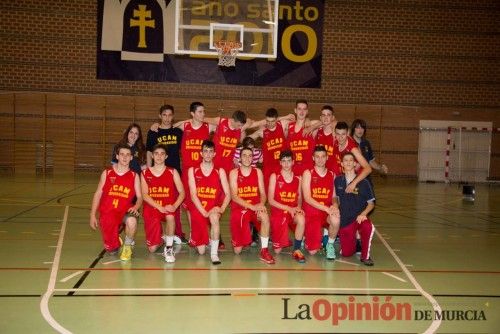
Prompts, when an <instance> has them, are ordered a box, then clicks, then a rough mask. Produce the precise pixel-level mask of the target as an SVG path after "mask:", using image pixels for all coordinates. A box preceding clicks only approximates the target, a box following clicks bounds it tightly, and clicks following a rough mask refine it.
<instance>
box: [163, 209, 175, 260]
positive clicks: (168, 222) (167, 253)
mask: <svg viewBox="0 0 500 334" xmlns="http://www.w3.org/2000/svg"><path fill="white" fill-rule="evenodd" d="M174 231H175V216H174V215H173V214H168V215H166V216H165V226H164V238H165V248H164V249H163V256H164V257H165V262H168V263H173V262H175V254H174V247H173V245H174Z"/></svg>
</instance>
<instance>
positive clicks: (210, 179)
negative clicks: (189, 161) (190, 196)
mask: <svg viewBox="0 0 500 334" xmlns="http://www.w3.org/2000/svg"><path fill="white" fill-rule="evenodd" d="M194 180H195V183H196V194H197V196H198V198H199V199H200V202H201V205H203V208H204V209H205V210H207V211H209V210H210V209H212V208H213V207H214V206H217V205H219V204H220V199H221V198H222V196H223V193H224V190H223V189H222V184H221V181H220V175H219V171H218V170H217V169H216V168H213V169H212V171H211V172H210V174H209V175H208V176H206V175H205V174H203V172H202V170H201V168H200V167H198V168H196V169H195V170H194Z"/></svg>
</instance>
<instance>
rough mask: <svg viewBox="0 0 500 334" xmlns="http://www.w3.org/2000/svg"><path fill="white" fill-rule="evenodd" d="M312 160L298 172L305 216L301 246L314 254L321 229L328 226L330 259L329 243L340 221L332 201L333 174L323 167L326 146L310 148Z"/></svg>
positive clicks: (330, 248)
mask: <svg viewBox="0 0 500 334" xmlns="http://www.w3.org/2000/svg"><path fill="white" fill-rule="evenodd" d="M313 160H314V167H313V168H312V169H310V170H306V171H304V174H303V175H302V194H303V196H304V203H303V205H302V207H303V208H304V212H305V215H306V228H305V233H304V236H305V239H306V240H305V246H306V249H307V250H308V251H309V253H311V254H316V252H317V251H318V250H319V249H320V248H321V239H322V228H328V243H327V245H326V258H327V259H328V260H331V261H333V260H335V248H334V245H333V243H334V241H335V237H336V236H337V232H338V230H339V223H340V221H339V210H338V207H337V206H336V205H334V203H333V198H334V195H335V191H334V187H333V180H334V178H335V175H334V174H333V172H332V171H330V170H327V169H326V167H325V164H326V149H325V148H324V147H323V146H316V147H315V148H314V155H313Z"/></svg>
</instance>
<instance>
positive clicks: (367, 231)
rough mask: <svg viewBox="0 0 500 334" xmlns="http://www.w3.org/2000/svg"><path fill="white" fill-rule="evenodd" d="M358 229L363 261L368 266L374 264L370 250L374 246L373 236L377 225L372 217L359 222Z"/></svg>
mask: <svg viewBox="0 0 500 334" xmlns="http://www.w3.org/2000/svg"><path fill="white" fill-rule="evenodd" d="M358 225H359V226H357V229H358V231H359V235H360V237H361V262H363V263H364V264H365V265H367V266H373V260H372V259H371V255H370V251H371V246H372V238H373V234H374V233H375V227H374V226H373V224H372V222H371V221H370V219H365V220H363V221H362V222H361V224H358Z"/></svg>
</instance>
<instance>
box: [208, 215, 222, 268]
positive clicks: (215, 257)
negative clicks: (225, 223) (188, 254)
mask: <svg viewBox="0 0 500 334" xmlns="http://www.w3.org/2000/svg"><path fill="white" fill-rule="evenodd" d="M208 219H209V221H210V239H211V241H210V243H211V244H210V259H211V260H212V264H215V265H217V264H220V263H221V261H220V259H219V239H220V224H219V221H220V214H218V213H215V212H212V213H211V214H210V215H209V216H208ZM206 230H207V229H206V227H205V231H206Z"/></svg>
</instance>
